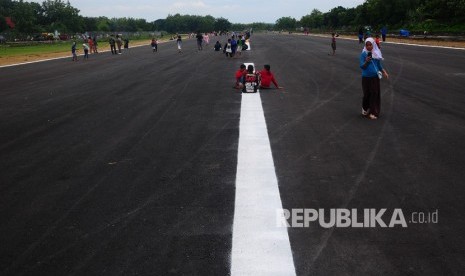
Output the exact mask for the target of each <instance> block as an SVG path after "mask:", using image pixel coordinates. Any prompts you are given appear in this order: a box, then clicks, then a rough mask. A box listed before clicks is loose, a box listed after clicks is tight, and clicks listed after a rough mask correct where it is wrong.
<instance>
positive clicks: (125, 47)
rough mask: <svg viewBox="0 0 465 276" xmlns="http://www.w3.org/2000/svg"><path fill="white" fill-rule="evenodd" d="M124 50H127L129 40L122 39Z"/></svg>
mask: <svg viewBox="0 0 465 276" xmlns="http://www.w3.org/2000/svg"><path fill="white" fill-rule="evenodd" d="M124 49H129V38H125V39H124Z"/></svg>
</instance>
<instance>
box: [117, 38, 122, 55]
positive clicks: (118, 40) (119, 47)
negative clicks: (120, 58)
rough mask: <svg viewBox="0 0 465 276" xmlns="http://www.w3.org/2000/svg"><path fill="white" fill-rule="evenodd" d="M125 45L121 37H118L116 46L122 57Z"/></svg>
mask: <svg viewBox="0 0 465 276" xmlns="http://www.w3.org/2000/svg"><path fill="white" fill-rule="evenodd" d="M122 45H123V41H122V40H121V37H120V36H119V35H116V46H118V54H119V55H121V46H122Z"/></svg>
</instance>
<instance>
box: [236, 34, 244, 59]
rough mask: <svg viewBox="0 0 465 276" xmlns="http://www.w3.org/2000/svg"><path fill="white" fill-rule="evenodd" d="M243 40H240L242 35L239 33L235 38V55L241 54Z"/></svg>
mask: <svg viewBox="0 0 465 276" xmlns="http://www.w3.org/2000/svg"><path fill="white" fill-rule="evenodd" d="M243 43H244V41H243V40H242V35H239V38H238V39H237V49H236V52H237V55H238V56H241V55H242V47H243Z"/></svg>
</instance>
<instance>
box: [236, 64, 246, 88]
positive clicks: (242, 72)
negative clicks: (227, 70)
mask: <svg viewBox="0 0 465 276" xmlns="http://www.w3.org/2000/svg"><path fill="white" fill-rule="evenodd" d="M246 73H247V70H246V69H245V64H241V66H240V68H239V70H237V71H236V75H235V77H236V84H235V85H234V88H236V89H242V87H243V86H244V85H243V84H242V83H243V78H244V76H245V74H246Z"/></svg>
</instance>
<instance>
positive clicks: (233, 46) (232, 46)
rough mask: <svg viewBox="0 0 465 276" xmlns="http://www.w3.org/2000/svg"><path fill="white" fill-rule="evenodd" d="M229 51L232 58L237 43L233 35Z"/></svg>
mask: <svg viewBox="0 0 465 276" xmlns="http://www.w3.org/2000/svg"><path fill="white" fill-rule="evenodd" d="M231 50H232V56H235V55H236V51H237V41H236V39H235V35H233V36H232V37H231Z"/></svg>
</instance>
